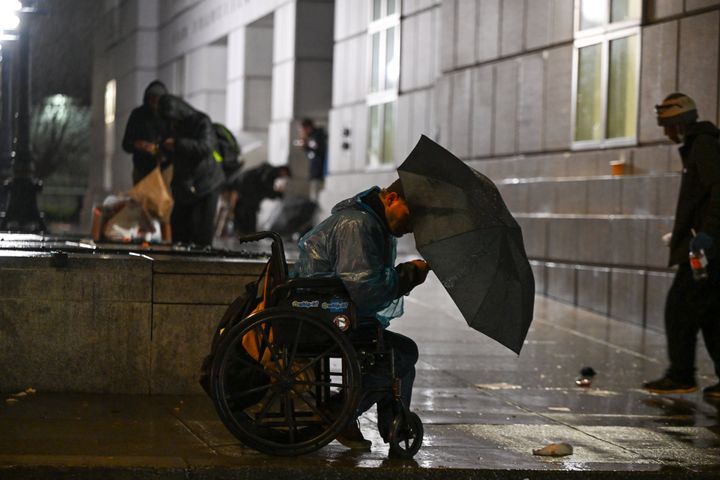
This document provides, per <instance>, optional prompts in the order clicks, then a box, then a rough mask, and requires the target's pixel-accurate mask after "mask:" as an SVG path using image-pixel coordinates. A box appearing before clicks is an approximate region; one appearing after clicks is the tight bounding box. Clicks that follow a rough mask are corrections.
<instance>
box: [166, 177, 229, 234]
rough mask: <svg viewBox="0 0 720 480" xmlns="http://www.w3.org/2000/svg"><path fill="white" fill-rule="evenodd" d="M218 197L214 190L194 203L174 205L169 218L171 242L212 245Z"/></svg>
mask: <svg viewBox="0 0 720 480" xmlns="http://www.w3.org/2000/svg"><path fill="white" fill-rule="evenodd" d="M218 196H219V192H218V191H217V190H215V191H213V192H210V193H208V194H207V195H205V196H204V197H200V198H199V199H198V200H197V201H196V202H193V203H185V204H178V203H176V204H175V206H174V207H173V211H172V216H171V217H170V224H171V226H172V238H173V242H181V243H194V244H196V245H202V246H205V245H212V241H213V236H214V234H215V211H216V209H217V202H218Z"/></svg>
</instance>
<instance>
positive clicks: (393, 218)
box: [383, 192, 412, 237]
mask: <svg viewBox="0 0 720 480" xmlns="http://www.w3.org/2000/svg"><path fill="white" fill-rule="evenodd" d="M383 204H384V205H385V219H386V220H387V223H388V227H390V233H392V234H393V236H395V237H402V236H403V235H405V234H406V233H410V232H412V224H411V223H410V209H409V208H408V204H407V202H406V201H405V199H404V198H402V197H400V196H399V195H398V194H397V193H395V192H390V193H388V194H386V195H385V198H384V199H383Z"/></svg>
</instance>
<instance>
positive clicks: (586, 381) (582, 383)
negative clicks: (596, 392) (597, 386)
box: [575, 377, 592, 388]
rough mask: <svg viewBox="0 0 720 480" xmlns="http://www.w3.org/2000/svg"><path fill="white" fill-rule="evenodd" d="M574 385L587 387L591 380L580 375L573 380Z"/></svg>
mask: <svg viewBox="0 0 720 480" xmlns="http://www.w3.org/2000/svg"><path fill="white" fill-rule="evenodd" d="M575 385H577V386H578V387H583V388H587V387H589V386H590V385H592V380H590V379H589V378H585V377H580V378H578V379H576V380H575Z"/></svg>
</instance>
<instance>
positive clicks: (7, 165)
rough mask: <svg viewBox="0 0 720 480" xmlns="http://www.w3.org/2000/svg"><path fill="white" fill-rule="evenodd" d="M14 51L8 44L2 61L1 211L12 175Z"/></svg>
mask: <svg viewBox="0 0 720 480" xmlns="http://www.w3.org/2000/svg"><path fill="white" fill-rule="evenodd" d="M12 58H13V55H12V51H11V47H10V42H6V43H5V46H4V47H3V50H2V61H0V70H1V74H2V77H0V102H2V103H1V108H2V110H1V111H0V211H4V210H5V204H6V201H7V193H6V191H5V188H4V187H3V185H4V184H5V181H6V180H7V179H9V178H10V176H11V175H12V141H13V116H14V115H13V106H12V104H13V102H12V97H13V93H12V85H13V82H12V71H13V70H12V64H11V62H12Z"/></svg>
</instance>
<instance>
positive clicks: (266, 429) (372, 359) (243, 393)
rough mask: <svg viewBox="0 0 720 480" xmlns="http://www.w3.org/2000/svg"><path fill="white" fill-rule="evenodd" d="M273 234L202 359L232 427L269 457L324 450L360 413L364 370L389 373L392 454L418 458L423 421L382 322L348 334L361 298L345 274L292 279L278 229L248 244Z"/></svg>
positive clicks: (205, 377)
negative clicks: (259, 266)
mask: <svg viewBox="0 0 720 480" xmlns="http://www.w3.org/2000/svg"><path fill="white" fill-rule="evenodd" d="M262 239H270V240H272V244H271V256H270V259H269V260H268V262H267V265H266V267H265V269H264V271H263V273H262V274H261V275H260V276H259V278H258V279H257V281H255V282H252V283H250V284H248V285H247V286H246V291H245V293H244V294H243V295H240V296H239V297H238V298H237V299H236V300H235V301H234V302H233V303H232V304H231V305H230V306H229V307H228V309H227V311H226V312H225V314H224V315H223V318H222V319H221V321H220V323H219V325H218V327H217V329H216V332H215V335H214V337H213V340H212V347H211V352H210V355H208V357H207V358H206V359H205V361H204V363H203V369H202V370H203V372H202V375H201V379H200V383H201V384H202V386H203V388H204V389H205V390H206V392H207V393H208V394H209V395H210V397H211V398H212V400H213V403H214V405H215V408H216V410H217V413H218V416H219V417H220V419H221V421H222V422H223V424H224V425H225V427H226V428H227V429H228V430H229V431H230V432H231V433H232V434H233V435H234V436H235V437H236V438H237V439H238V440H240V441H241V442H242V443H243V444H245V445H246V446H248V447H250V448H253V449H255V450H258V451H260V452H263V453H267V454H272V455H285V456H288V455H302V454H306V453H310V452H313V451H315V450H318V449H320V448H322V447H324V446H325V445H327V444H328V443H330V442H331V441H332V440H334V439H335V437H337V435H338V434H339V433H340V432H341V431H342V430H343V429H344V428H345V427H346V426H347V425H348V423H349V422H351V421H354V419H355V412H356V410H357V407H358V405H359V403H360V401H361V399H362V398H363V395H368V394H371V393H374V392H379V391H381V390H377V389H375V390H369V391H363V389H362V376H363V374H364V373H367V372H373V373H375V374H377V373H379V372H380V373H382V374H383V375H387V378H388V385H389V387H387V388H385V389H383V390H382V391H383V392H386V393H391V394H392V396H393V399H394V401H395V402H396V403H395V411H396V412H398V413H397V414H396V415H395V417H394V419H393V422H392V425H391V427H390V431H389V436H388V439H389V444H390V453H391V455H394V456H397V457H400V458H412V457H413V456H414V455H415V454H416V453H417V451H418V450H419V449H420V446H421V444H422V439H423V425H422V422H421V420H420V418H419V417H418V416H417V415H416V414H415V413H413V412H411V411H410V410H409V409H408V408H407V406H406V405H404V404H403V402H402V400H401V398H400V387H401V384H400V379H399V378H397V376H396V374H395V365H394V358H395V357H394V354H393V351H392V349H390V348H386V346H385V345H384V342H383V339H382V329H381V328H378V335H377V337H376V338H372V339H370V340H364V341H363V342H360V343H358V342H353V341H351V337H352V335H351V332H352V331H353V330H354V329H355V328H356V327H357V321H358V319H357V316H356V311H355V306H354V305H353V303H352V301H351V300H350V297H349V295H348V294H347V292H346V290H345V288H344V287H343V284H342V282H341V281H340V279H337V278H294V279H289V278H288V266H287V262H286V259H285V253H284V249H283V243H282V239H281V237H280V236H279V235H278V234H277V233H275V232H258V233H256V234H253V235H248V236H245V237H241V238H240V241H241V242H253V241H259V240H262Z"/></svg>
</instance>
